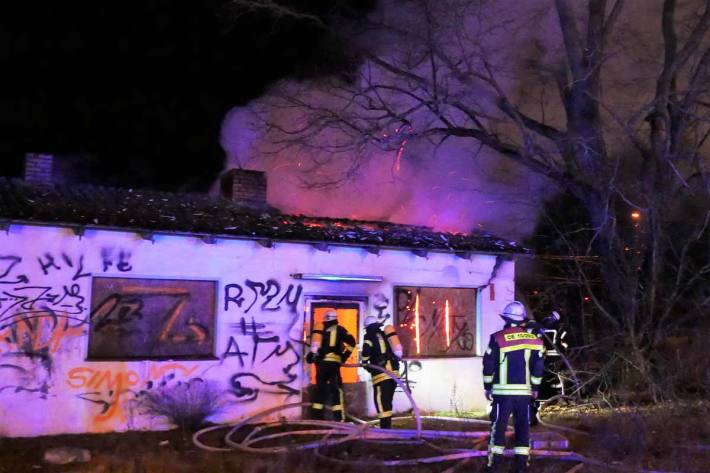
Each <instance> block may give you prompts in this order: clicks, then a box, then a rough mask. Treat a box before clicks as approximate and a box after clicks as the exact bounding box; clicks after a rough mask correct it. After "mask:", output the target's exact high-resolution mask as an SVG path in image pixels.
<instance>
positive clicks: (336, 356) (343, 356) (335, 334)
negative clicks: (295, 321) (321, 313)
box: [313, 320, 355, 364]
mask: <svg viewBox="0 0 710 473" xmlns="http://www.w3.org/2000/svg"><path fill="white" fill-rule="evenodd" d="M313 333H321V335H322V336H323V341H322V344H321V347H320V349H319V350H318V356H317V357H316V362H322V361H333V362H336V363H341V364H342V363H344V362H345V360H347V359H348V358H349V357H350V354H351V353H352V352H353V349H354V348H355V337H353V336H352V335H350V333H349V332H348V331H347V330H346V329H345V327H343V326H341V325H338V321H337V320H331V321H329V322H324V323H323V330H322V331H321V330H318V329H316V330H314V331H313Z"/></svg>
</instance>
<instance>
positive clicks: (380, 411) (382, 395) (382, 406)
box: [372, 379, 397, 429]
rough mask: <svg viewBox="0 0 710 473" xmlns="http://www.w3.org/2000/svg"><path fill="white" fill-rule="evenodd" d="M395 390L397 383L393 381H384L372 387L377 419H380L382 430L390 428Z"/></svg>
mask: <svg viewBox="0 0 710 473" xmlns="http://www.w3.org/2000/svg"><path fill="white" fill-rule="evenodd" d="M396 388H397V383H396V382H395V381H394V380H393V379H385V380H383V381H380V382H379V383H377V384H373V385H372V389H373V391H374V393H373V394H374V399H375V408H376V409H377V418H378V419H380V428H382V429H389V428H391V427H392V398H393V397H394V390H395V389H396Z"/></svg>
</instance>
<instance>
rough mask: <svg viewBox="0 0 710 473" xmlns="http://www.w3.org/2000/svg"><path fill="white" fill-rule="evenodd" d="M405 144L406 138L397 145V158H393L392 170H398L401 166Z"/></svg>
mask: <svg viewBox="0 0 710 473" xmlns="http://www.w3.org/2000/svg"><path fill="white" fill-rule="evenodd" d="M406 144H407V140H402V144H400V145H399V149H398V150H397V158H396V159H395V162H394V171H395V172H399V169H400V167H401V166H402V155H403V154H404V145H406Z"/></svg>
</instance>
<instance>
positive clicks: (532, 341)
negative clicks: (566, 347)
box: [483, 325, 545, 396]
mask: <svg viewBox="0 0 710 473" xmlns="http://www.w3.org/2000/svg"><path fill="white" fill-rule="evenodd" d="M544 350H545V347H544V343H543V341H542V340H541V339H540V338H538V337H537V336H536V335H535V334H532V333H529V332H527V331H526V330H525V329H524V328H522V327H518V326H516V325H508V326H506V327H505V328H504V329H503V330H501V331H499V332H496V333H494V334H493V335H491V340H490V342H489V343H488V348H487V349H486V354H485V355H484V356H483V386H484V388H485V390H486V391H490V392H491V393H492V394H493V395H498V396H530V395H531V394H532V393H533V391H535V392H537V391H538V390H539V389H540V382H541V381H542V375H543V372H544V369H545V366H544Z"/></svg>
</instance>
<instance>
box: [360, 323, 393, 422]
mask: <svg viewBox="0 0 710 473" xmlns="http://www.w3.org/2000/svg"><path fill="white" fill-rule="evenodd" d="M401 357H402V344H401V343H400V342H399V337H397V332H395V331H394V327H392V326H391V325H388V326H387V327H385V330H384V331H383V330H382V324H380V323H379V322H378V321H377V319H376V318H375V317H373V316H368V317H366V318H365V340H364V342H363V344H362V352H361V361H362V363H363V364H365V365H366V367H365V369H366V370H367V371H368V372H369V373H370V374H371V375H372V388H373V391H374V399H375V408H376V409H377V417H378V419H380V428H382V429H390V428H392V398H393V397H394V390H395V389H396V388H397V383H396V382H395V380H394V379H392V378H391V377H390V375H388V374H387V373H384V372H382V371H379V370H376V369H373V368H370V367H368V365H369V366H373V365H374V366H379V367H381V368H385V369H387V370H389V371H392V372H393V373H397V372H398V371H399V359H400V358H401Z"/></svg>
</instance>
